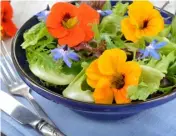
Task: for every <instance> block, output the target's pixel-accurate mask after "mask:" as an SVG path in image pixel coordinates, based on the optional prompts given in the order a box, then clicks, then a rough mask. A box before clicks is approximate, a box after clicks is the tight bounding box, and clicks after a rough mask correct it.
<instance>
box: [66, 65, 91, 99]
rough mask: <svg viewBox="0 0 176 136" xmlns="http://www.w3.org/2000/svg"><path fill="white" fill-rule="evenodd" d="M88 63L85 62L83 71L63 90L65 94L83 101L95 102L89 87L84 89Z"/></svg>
mask: <svg viewBox="0 0 176 136" xmlns="http://www.w3.org/2000/svg"><path fill="white" fill-rule="evenodd" d="M87 67H88V64H84V66H83V69H82V71H81V72H80V73H79V74H78V75H77V76H76V77H75V78H74V79H73V81H72V82H71V83H70V84H69V85H68V87H67V88H66V89H65V90H64V91H63V96H65V97H67V98H71V99H74V100H78V101H83V102H94V100H93V96H92V91H91V90H90V89H89V88H88V89H86V90H83V87H82V84H83V83H84V82H85V80H86V74H85V70H86V68H87Z"/></svg>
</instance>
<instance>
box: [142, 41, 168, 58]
mask: <svg viewBox="0 0 176 136" xmlns="http://www.w3.org/2000/svg"><path fill="white" fill-rule="evenodd" d="M166 44H167V42H159V43H158V41H157V40H153V41H152V42H151V43H150V44H149V45H148V46H147V47H146V48H145V49H144V50H139V52H140V53H141V54H142V57H141V59H143V58H146V57H149V56H151V57H153V58H155V59H157V60H159V59H160V55H159V53H158V52H157V50H158V49H160V48H162V47H163V46H165V45H166Z"/></svg>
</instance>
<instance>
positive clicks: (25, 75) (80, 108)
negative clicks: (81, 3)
mask: <svg viewBox="0 0 176 136" xmlns="http://www.w3.org/2000/svg"><path fill="white" fill-rule="evenodd" d="M162 15H163V16H164V17H172V16H173V15H172V14H170V13H168V12H166V11H163V12H162ZM171 19H172V18H170V20H168V22H171ZM38 22H39V21H38V19H37V17H36V16H33V17H32V18H30V19H29V20H28V21H27V22H26V23H25V24H24V25H23V26H22V27H21V28H20V29H19V31H18V32H17V34H16V36H15V37H14V39H13V42H12V50H11V51H12V59H13V63H14V65H15V68H16V69H17V71H18V72H19V75H20V76H21V78H22V79H23V81H24V82H25V83H26V84H27V85H28V86H29V87H30V88H31V89H32V90H34V91H35V92H37V93H39V94H40V95H42V96H43V97H45V98H47V99H49V100H51V101H53V102H56V103H59V104H62V105H65V106H66V107H68V108H70V109H72V110H74V111H76V112H78V113H80V114H83V115H85V116H86V117H93V118H95V119H121V118H124V117H128V116H131V115H134V114H136V113H139V112H141V111H144V110H146V109H149V108H152V107H156V106H159V105H161V104H164V103H166V102H168V101H171V100H172V99H174V98H176V92H175V91H174V92H171V93H169V94H167V95H161V96H158V97H155V98H152V99H149V100H147V101H145V102H132V103H130V104H121V105H116V104H112V105H102V104H94V103H86V102H80V101H76V100H72V99H69V98H65V97H63V96H62V95H61V94H58V93H56V92H54V91H53V90H52V89H49V88H47V87H45V86H43V84H42V83H41V81H40V79H39V78H38V77H36V76H35V75H34V74H33V73H32V72H31V71H30V69H29V64H28V62H27V61H26V60H27V59H26V54H25V50H23V49H22V48H21V46H20V45H21V44H22V43H23V41H24V39H23V33H24V32H25V31H26V30H28V29H29V28H31V27H32V26H33V25H35V24H37V23H38Z"/></svg>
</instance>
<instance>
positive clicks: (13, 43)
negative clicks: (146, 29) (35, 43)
mask: <svg viewBox="0 0 176 136" xmlns="http://www.w3.org/2000/svg"><path fill="white" fill-rule="evenodd" d="M158 9H159V8H158ZM162 12H164V13H166V14H169V15H170V16H172V17H173V16H174V15H173V14H172V13H170V12H168V11H166V10H163V11H162ZM33 17H35V15H34V16H32V17H31V18H33ZM31 18H29V19H28V20H27V21H26V22H25V23H24V24H23V25H22V26H21V27H20V29H19V30H18V31H17V33H16V34H15V36H14V37H13V39H12V43H11V57H12V60H13V64H14V66H15V68H16V69H17V71H18V72H19V73H20V74H21V76H23V77H26V78H27V80H28V81H29V82H30V84H32V85H33V86H35V87H37V88H39V89H40V90H42V91H45V92H46V93H49V94H50V95H54V96H55V97H59V98H60V99H63V100H66V101H71V102H74V103H77V104H83V105H89V106H100V107H102V108H103V107H107V106H108V107H114V108H115V107H121V106H123V107H126V106H134V105H135V106H137V105H143V104H147V103H151V102H156V101H159V100H163V99H166V98H168V97H171V96H174V95H176V91H173V92H170V93H168V94H162V95H160V96H157V97H154V98H150V99H147V100H146V101H136V102H131V103H126V104H95V103H90V102H83V101H78V100H74V99H71V98H67V97H64V96H63V95H61V94H57V93H55V92H53V91H52V90H50V89H48V88H47V87H44V86H42V85H40V84H39V83H38V82H36V81H34V80H33V79H32V78H31V77H30V76H28V74H27V73H26V72H25V71H24V70H23V68H22V67H21V66H20V64H19V62H18V59H17V56H16V52H15V48H16V40H17V37H18V36H19V34H20V33H21V32H20V30H21V28H22V27H24V26H25V24H26V23H27V22H28V21H30V19H31ZM24 82H25V81H24ZM37 93H38V92H37ZM40 95H41V94H40ZM43 97H44V96H43Z"/></svg>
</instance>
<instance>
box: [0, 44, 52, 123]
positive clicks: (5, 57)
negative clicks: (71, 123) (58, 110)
mask: <svg viewBox="0 0 176 136" xmlns="http://www.w3.org/2000/svg"><path fill="white" fill-rule="evenodd" d="M1 55H2V57H1V61H0V69H1V72H0V76H1V80H2V81H3V82H4V84H6V85H7V87H8V90H9V92H10V93H11V94H13V95H19V96H22V97H25V98H26V99H27V100H28V101H29V102H30V104H31V105H32V106H33V108H34V110H35V112H36V113H37V114H38V115H39V116H40V117H41V118H44V119H45V120H46V121H48V123H50V124H52V125H54V123H53V122H52V121H51V120H50V119H49V117H48V116H47V114H46V113H45V112H44V111H43V110H42V108H41V107H40V106H39V105H38V103H37V102H36V101H35V100H34V98H33V96H32V95H31V94H30V89H29V87H28V86H27V85H26V84H25V83H24V82H23V81H22V80H21V78H20V77H19V75H18V74H17V72H16V70H15V68H14V66H13V62H12V59H11V57H10V55H9V52H8V51H7V49H6V47H5V43H4V42H3V41H1Z"/></svg>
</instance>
